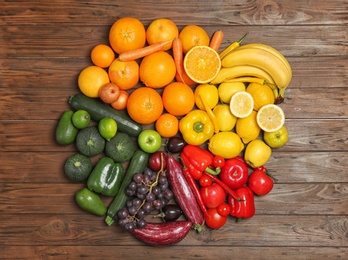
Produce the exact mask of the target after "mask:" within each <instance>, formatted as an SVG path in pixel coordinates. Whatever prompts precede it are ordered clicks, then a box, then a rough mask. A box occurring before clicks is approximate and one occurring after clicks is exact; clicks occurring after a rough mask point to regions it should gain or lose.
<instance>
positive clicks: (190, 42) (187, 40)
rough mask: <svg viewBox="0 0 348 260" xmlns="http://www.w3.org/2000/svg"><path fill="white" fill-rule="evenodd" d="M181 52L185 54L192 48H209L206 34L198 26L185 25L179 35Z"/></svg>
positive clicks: (208, 39)
mask: <svg viewBox="0 0 348 260" xmlns="http://www.w3.org/2000/svg"><path fill="white" fill-rule="evenodd" d="M179 38H180V40H181V42H182V48H183V52H184V53H187V52H188V51H189V50H190V49H191V48H193V47H194V46H201V45H204V46H209V41H210V38H209V35H208V33H207V32H206V31H205V30H204V29H203V28H202V27H200V26H198V25H193V24H190V25H186V26H185V27H184V28H183V29H182V30H181V31H180V33H179Z"/></svg>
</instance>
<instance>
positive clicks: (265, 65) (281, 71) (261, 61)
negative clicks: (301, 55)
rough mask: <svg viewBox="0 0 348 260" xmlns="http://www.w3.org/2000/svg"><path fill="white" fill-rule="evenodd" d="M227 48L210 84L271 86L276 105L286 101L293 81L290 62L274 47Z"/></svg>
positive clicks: (259, 45) (247, 45) (221, 56)
mask: <svg viewBox="0 0 348 260" xmlns="http://www.w3.org/2000/svg"><path fill="white" fill-rule="evenodd" d="M235 47H236V48H234V49H233V50H229V49H228V48H229V47H227V48H226V49H225V50H224V51H222V52H221V53H220V58H221V66H222V67H221V69H220V72H219V73H218V75H217V76H216V78H215V79H213V80H212V82H211V84H220V83H222V82H234V81H239V82H258V83H260V84H266V85H268V86H269V87H270V88H271V89H272V91H273V93H274V97H275V103H277V104H279V103H281V102H283V100H284V94H285V89H286V88H287V87H288V86H289V84H290V81H291V78H292V70H291V67H290V64H289V62H288V61H287V59H286V58H285V57H284V56H283V55H282V54H281V53H280V52H279V51H278V50H276V49H274V48H273V47H271V46H269V45H266V44H262V43H249V44H245V45H242V46H235Z"/></svg>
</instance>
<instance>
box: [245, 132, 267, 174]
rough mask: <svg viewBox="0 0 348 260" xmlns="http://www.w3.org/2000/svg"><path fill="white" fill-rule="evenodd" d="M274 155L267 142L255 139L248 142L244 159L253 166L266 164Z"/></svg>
mask: <svg viewBox="0 0 348 260" xmlns="http://www.w3.org/2000/svg"><path fill="white" fill-rule="evenodd" d="M271 155H272V149H271V147H269V146H268V145H267V144H266V143H265V142H263V141H262V140H259V139H255V140H253V141H251V142H250V143H248V145H247V147H246V148H245V152H244V160H245V162H246V163H247V164H249V165H250V166H251V167H252V168H257V167H260V166H262V165H265V164H266V162H267V161H268V160H269V158H270V157H271Z"/></svg>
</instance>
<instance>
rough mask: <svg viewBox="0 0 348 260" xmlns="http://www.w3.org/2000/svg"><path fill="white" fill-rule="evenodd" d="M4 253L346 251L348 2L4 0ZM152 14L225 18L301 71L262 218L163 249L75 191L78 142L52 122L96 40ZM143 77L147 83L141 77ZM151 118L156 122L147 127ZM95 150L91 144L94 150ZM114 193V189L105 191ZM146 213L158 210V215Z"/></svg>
mask: <svg viewBox="0 0 348 260" xmlns="http://www.w3.org/2000/svg"><path fill="white" fill-rule="evenodd" d="M0 6H1V7H0V20H1V25H2V26H1V27H0V46H1V47H0V66H1V69H0V111H1V112H0V251H1V257H0V258H1V259H80V258H84V259H147V258H151V259H216V257H217V256H218V257H219V258H221V259H281V260H282V259H286V260H287V259H305V260H307V259H346V258H347V252H348V130H347V129H348V62H347V61H348V45H347V38H348V31H347V29H346V28H347V24H348V3H347V1H345V0H333V1H325V0H319V1H305V0H300V1H285V0H261V1H249V0H243V1H228V0H217V1H200V0H193V1H187V0H178V1H172V0H171V1H169V0H164V1H153V0H141V1H135V0H128V1H123V0H120V1H63V0H57V1H50V2H47V1H43V0H39V1H4V0H0ZM124 16H135V17H137V18H139V19H140V20H141V21H142V22H143V23H144V25H145V26H147V25H149V24H150V22H151V21H152V20H153V19H156V18H160V17H167V18H170V19H172V20H173V21H174V22H175V23H176V24H177V25H178V28H179V29H181V28H183V26H185V25H187V24H197V25H200V26H203V27H204V28H205V29H206V31H207V33H208V34H209V35H212V34H213V33H214V31H215V30H218V29H221V30H222V31H223V32H224V34H225V38H224V41H223V43H222V46H221V48H224V47H226V46H227V45H229V44H230V43H231V42H233V41H236V40H238V39H239V38H240V37H241V36H242V35H244V34H245V33H246V32H249V35H248V37H247V38H246V40H245V43H249V42H250V43H251V42H263V43H266V44H269V45H271V46H273V47H275V48H277V49H278V50H279V51H281V52H282V53H283V54H284V55H285V56H286V57H287V59H288V60H289V62H290V64H291V66H292V69H293V79H292V81H291V84H290V86H289V88H288V89H287V91H286V97H285V101H284V103H283V104H281V107H282V108H283V109H284V112H285V114H286V122H285V125H286V127H287V129H288V131H289V142H288V143H287V145H286V146H284V147H282V148H279V149H275V150H273V153H272V156H271V158H270V160H269V162H268V163H267V168H268V170H269V172H270V173H271V174H272V175H273V176H274V177H276V178H277V182H276V183H275V186H274V189H273V190H272V192H271V193H270V194H268V195H267V196H263V197H256V198H255V204H256V214H255V216H254V217H253V218H251V219H247V220H242V221H241V222H238V223H237V222H236V219H234V218H229V220H228V223H227V224H226V225H225V226H224V227H223V228H221V229H219V230H211V229H209V228H206V227H204V229H203V231H202V233H200V234H198V233H196V232H195V231H193V230H192V231H190V232H189V234H188V236H187V237H185V239H184V240H183V241H181V242H180V243H179V244H177V245H174V246H171V247H164V248H155V247H151V246H148V245H146V244H144V243H142V242H140V241H138V240H136V239H135V238H134V237H133V236H132V235H131V234H129V233H127V232H125V231H124V230H122V229H121V228H120V227H118V226H111V227H108V226H106V224H105V223H104V219H103V217H97V216H93V215H90V214H87V213H86V212H84V211H82V210H81V209H80V208H78V207H77V205H76V203H75V201H74V194H75V192H76V191H77V190H78V189H79V188H81V187H83V186H84V184H74V183H70V182H69V181H68V180H67V178H66V177H65V175H64V171H63V166H64V162H65V160H66V159H67V158H68V157H69V156H70V155H72V154H74V153H76V148H75V146H74V145H69V146H59V145H57V144H56V143H55V140H54V132H55V127H56V125H57V123H58V119H59V117H60V115H61V113H62V112H63V111H64V110H66V109H68V108H69V104H68V98H69V96H70V95H72V94H76V93H78V87H77V77H78V74H79V72H80V71H81V70H82V69H83V68H84V67H86V66H88V65H90V64H91V61H90V57H89V55H90V51H91V49H92V48H93V47H94V46H95V45H96V44H98V43H106V44H107V43H108V39H107V35H108V31H109V28H110V27H111V25H112V23H113V22H114V21H115V20H117V19H118V18H120V17H124ZM140 85H141V84H139V86H140ZM148 127H150V126H148ZM100 156H102V155H99V156H96V157H94V158H92V159H93V162H96V161H97V160H98V159H99V158H100ZM102 198H103V201H104V202H105V204H107V205H108V204H109V203H111V200H112V198H108V197H102ZM149 217H151V216H149Z"/></svg>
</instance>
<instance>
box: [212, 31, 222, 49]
mask: <svg viewBox="0 0 348 260" xmlns="http://www.w3.org/2000/svg"><path fill="white" fill-rule="evenodd" d="M223 39H224V33H223V32H222V31H221V30H218V31H216V32H215V33H214V35H213V37H212V38H211V40H210V43H209V47H210V48H212V49H214V50H215V51H218V50H219V48H220V46H221V43H222V40H223Z"/></svg>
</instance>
